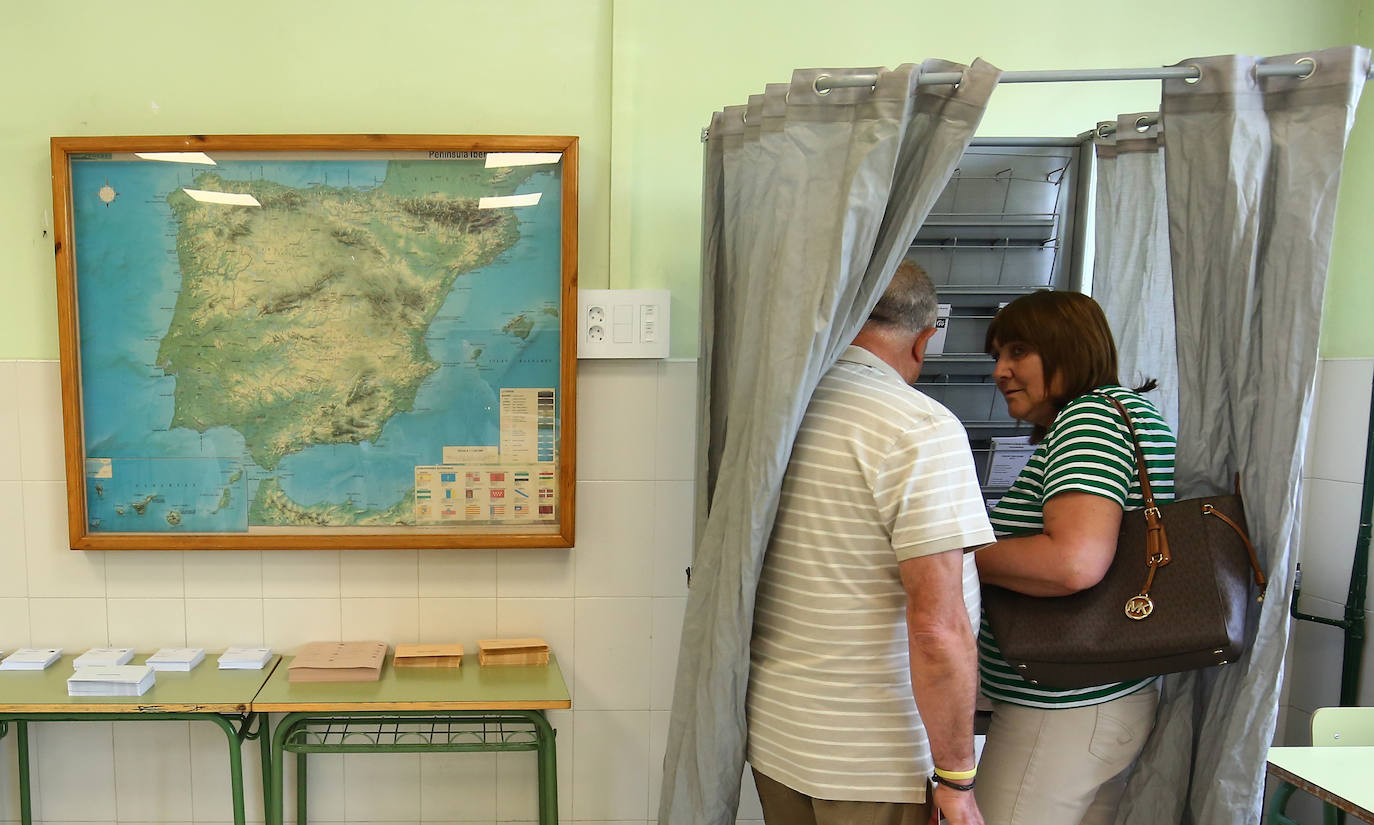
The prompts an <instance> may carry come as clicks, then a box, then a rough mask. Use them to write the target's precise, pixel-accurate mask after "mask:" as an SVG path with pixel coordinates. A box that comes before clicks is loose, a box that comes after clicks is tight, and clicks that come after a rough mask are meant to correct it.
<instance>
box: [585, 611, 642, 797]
mask: <svg viewBox="0 0 1374 825" xmlns="http://www.w3.org/2000/svg"><path fill="white" fill-rule="evenodd" d="M652 613H653V611H652V600H650V599H578V600H577V602H576V619H575V621H576V623H577V628H576V634H577V635H576V638H577V641H576V643H575V644H576V651H577V669H576V673H575V674H574V679H573V681H574V683H575V684H576V686H577V687H576V697H577V707H578V708H579V709H581V708H585V709H587V710H643V709H647V708H648V707H649V671H650V667H649V637H650V635H651V633H652V623H653V616H652ZM646 744H647V740H646ZM588 816H590V817H600V816H602V814H595V813H593V814H588ZM630 816H632V817H633V816H639V814H631V815H630Z"/></svg>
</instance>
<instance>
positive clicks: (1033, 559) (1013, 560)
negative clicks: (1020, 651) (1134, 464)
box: [974, 491, 1121, 596]
mask: <svg viewBox="0 0 1374 825" xmlns="http://www.w3.org/2000/svg"><path fill="white" fill-rule="evenodd" d="M1044 521H1045V526H1044V532H1041V533H1037V534H1035V535H1031V536H1017V537H1015V538H1005V539H1001V540H999V541H998V542H997V543H996V544H994V545H992V546H990V547H985V548H983V549H982V550H979V551H978V552H977V554H976V555H975V556H974V558H975V559H977V561H978V578H979V579H981V580H982V582H983V583H984V584H995V585H997V586H999V587H1005V588H1007V589H1008V590H1015V591H1016V592H1018V593H1025V594H1026V595H1028V596H1067V595H1069V594H1071V593H1077V592H1078V591H1080V590H1086V589H1088V588H1089V587H1092V586H1093V585H1095V584H1097V583H1098V582H1100V581H1102V577H1103V576H1105V575H1107V568H1109V567H1111V564H1112V558H1113V557H1114V556H1115V555H1116V536H1117V533H1118V532H1119V531H1120V529H1121V505H1120V504H1117V503H1116V502H1115V501H1113V500H1111V499H1109V498H1105V497H1103V496H1098V495H1093V494H1092V493H1081V492H1076V491H1071V492H1065V493H1060V494H1059V495H1056V496H1054V497H1053V498H1051V499H1049V500H1048V501H1046V502H1045V508H1044Z"/></svg>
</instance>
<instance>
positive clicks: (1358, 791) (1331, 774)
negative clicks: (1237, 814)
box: [1268, 747, 1374, 823]
mask: <svg viewBox="0 0 1374 825" xmlns="http://www.w3.org/2000/svg"><path fill="white" fill-rule="evenodd" d="M1268 760H1269V773H1271V774H1273V775H1274V776H1276V777H1278V778H1279V779H1282V780H1283V781H1285V782H1289V783H1291V784H1293V785H1296V786H1297V787H1299V788H1301V789H1302V790H1304V791H1307V792H1308V793H1310V794H1312V795H1313V796H1315V797H1317V798H1318V799H1320V800H1322V801H1323V802H1328V803H1330V804H1332V805H1335V806H1336V807H1337V808H1340V809H1341V810H1342V811H1345V812H1346V813H1349V814H1351V815H1353V816H1356V817H1358V818H1360V819H1362V820H1364V821H1365V822H1369V823H1374V747H1321V748H1270V749H1269V756H1268Z"/></svg>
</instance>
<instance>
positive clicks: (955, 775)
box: [935, 768, 978, 782]
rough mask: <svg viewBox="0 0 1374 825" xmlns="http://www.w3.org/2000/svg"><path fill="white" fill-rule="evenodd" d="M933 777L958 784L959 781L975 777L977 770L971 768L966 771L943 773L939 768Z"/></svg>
mask: <svg viewBox="0 0 1374 825" xmlns="http://www.w3.org/2000/svg"><path fill="white" fill-rule="evenodd" d="M935 775H936V776H938V777H940V778H941V779H948V780H950V781H952V782H958V781H959V780H961V779H972V778H973V777H975V776H977V775H978V769H977V768H973V769H972V770H967V771H943V770H940V769H939V768H936V769H935Z"/></svg>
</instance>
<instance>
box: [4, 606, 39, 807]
mask: <svg viewBox="0 0 1374 825" xmlns="http://www.w3.org/2000/svg"><path fill="white" fill-rule="evenodd" d="M32 646H33V645H32V644H31V643H30V642H29V600H28V599H0V650H3V651H5V652H6V653H13V652H14V650H15V648H20V647H32ZM0 798H2V797H0Z"/></svg>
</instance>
